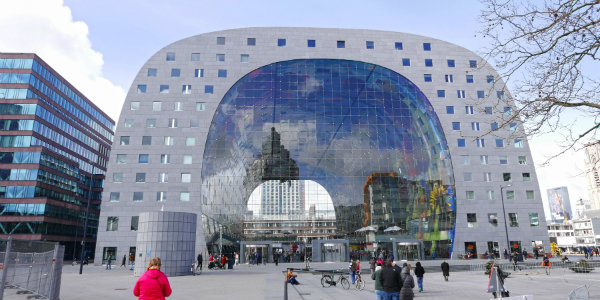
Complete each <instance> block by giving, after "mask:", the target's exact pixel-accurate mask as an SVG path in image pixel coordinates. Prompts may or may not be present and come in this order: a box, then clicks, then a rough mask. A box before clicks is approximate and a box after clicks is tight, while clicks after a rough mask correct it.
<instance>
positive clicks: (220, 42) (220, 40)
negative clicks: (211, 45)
mask: <svg viewBox="0 0 600 300" xmlns="http://www.w3.org/2000/svg"><path fill="white" fill-rule="evenodd" d="M217 45H225V37H223V36H219V37H217Z"/></svg>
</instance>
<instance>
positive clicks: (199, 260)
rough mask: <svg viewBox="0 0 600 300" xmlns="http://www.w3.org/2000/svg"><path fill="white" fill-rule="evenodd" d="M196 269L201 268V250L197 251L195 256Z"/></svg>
mask: <svg viewBox="0 0 600 300" xmlns="http://www.w3.org/2000/svg"><path fill="white" fill-rule="evenodd" d="M196 269H200V270H202V252H200V253H198V256H197V257H196Z"/></svg>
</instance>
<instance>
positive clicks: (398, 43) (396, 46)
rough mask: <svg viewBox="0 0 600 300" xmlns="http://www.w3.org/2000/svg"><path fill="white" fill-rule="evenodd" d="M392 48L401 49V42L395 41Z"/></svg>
mask: <svg viewBox="0 0 600 300" xmlns="http://www.w3.org/2000/svg"><path fill="white" fill-rule="evenodd" d="M394 48H396V50H402V48H403V47H402V42H396V43H394Z"/></svg>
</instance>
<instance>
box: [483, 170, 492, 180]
mask: <svg viewBox="0 0 600 300" xmlns="http://www.w3.org/2000/svg"><path fill="white" fill-rule="evenodd" d="M483 181H485V182H492V173H491V172H484V173H483Z"/></svg>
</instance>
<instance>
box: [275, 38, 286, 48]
mask: <svg viewBox="0 0 600 300" xmlns="http://www.w3.org/2000/svg"><path fill="white" fill-rule="evenodd" d="M285 42H286V41H285V39H277V46H279V47H283V46H285Z"/></svg>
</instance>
